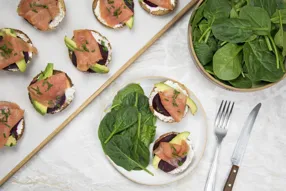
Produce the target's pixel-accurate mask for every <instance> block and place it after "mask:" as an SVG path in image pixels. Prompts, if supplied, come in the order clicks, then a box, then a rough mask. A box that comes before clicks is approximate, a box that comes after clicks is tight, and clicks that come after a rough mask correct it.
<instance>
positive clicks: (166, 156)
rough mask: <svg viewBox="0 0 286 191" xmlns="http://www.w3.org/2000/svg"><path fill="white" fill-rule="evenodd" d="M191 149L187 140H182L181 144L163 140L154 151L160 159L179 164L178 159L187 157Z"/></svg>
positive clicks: (174, 164)
mask: <svg viewBox="0 0 286 191" xmlns="http://www.w3.org/2000/svg"><path fill="white" fill-rule="evenodd" d="M188 151H189V146H188V144H187V142H186V141H184V140H183V141H182V142H181V145H177V144H171V143H168V142H161V143H160V145H159V147H158V148H157V149H156V150H155V151H154V154H155V155H157V156H158V157H159V158H160V159H162V160H164V161H166V162H168V163H169V164H171V165H173V166H176V167H177V166H178V161H179V160H180V159H182V158H183V157H185V156H186V155H187V153H188Z"/></svg>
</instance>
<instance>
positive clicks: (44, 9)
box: [18, 0, 60, 30]
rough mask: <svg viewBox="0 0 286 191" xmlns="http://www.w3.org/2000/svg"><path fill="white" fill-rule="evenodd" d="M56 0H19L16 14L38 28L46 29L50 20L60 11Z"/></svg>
mask: <svg viewBox="0 0 286 191" xmlns="http://www.w3.org/2000/svg"><path fill="white" fill-rule="evenodd" d="M58 3H59V2H58V0H21V2H20V4H19V7H18V14H19V15H20V16H22V17H24V18H25V19H27V20H28V21H29V22H30V23H31V24H32V25H34V26H35V27H37V28H38V29H40V30H48V29H49V24H50V21H51V20H53V19H54V18H55V17H56V16H57V15H58V14H59V12H60V9H59V6H58Z"/></svg>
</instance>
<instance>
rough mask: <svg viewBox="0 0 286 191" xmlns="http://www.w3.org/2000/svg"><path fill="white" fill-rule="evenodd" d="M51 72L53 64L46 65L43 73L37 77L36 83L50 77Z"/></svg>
mask: <svg viewBox="0 0 286 191" xmlns="http://www.w3.org/2000/svg"><path fill="white" fill-rule="evenodd" d="M53 72H54V64H53V63H48V65H47V67H46V68H45V71H44V72H42V73H41V74H40V75H39V77H38V81H39V80H44V79H47V78H48V77H51V76H52V75H53Z"/></svg>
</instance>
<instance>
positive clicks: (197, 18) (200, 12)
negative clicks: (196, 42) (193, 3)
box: [191, 2, 206, 27]
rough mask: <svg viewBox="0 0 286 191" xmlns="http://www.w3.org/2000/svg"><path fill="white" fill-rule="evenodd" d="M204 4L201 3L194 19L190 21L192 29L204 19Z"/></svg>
mask: <svg viewBox="0 0 286 191" xmlns="http://www.w3.org/2000/svg"><path fill="white" fill-rule="evenodd" d="M205 5H206V3H205V2H204V3H202V4H201V5H200V7H199V8H198V9H197V10H196V12H195V14H194V17H193V18H192V19H191V25H192V27H195V26H196V25H197V24H198V23H199V22H200V21H201V20H202V19H203V17H204V15H203V13H204V9H205Z"/></svg>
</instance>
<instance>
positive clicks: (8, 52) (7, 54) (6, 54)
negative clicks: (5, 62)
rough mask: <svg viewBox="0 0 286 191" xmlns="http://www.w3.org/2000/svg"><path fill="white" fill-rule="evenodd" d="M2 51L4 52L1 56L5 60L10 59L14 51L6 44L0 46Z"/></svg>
mask: <svg viewBox="0 0 286 191" xmlns="http://www.w3.org/2000/svg"><path fill="white" fill-rule="evenodd" d="M0 50H1V51H2V52H1V53H0V54H1V56H3V57H4V58H9V57H10V55H11V53H12V51H13V50H12V49H11V48H8V46H7V45H6V44H4V45H2V46H0Z"/></svg>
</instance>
